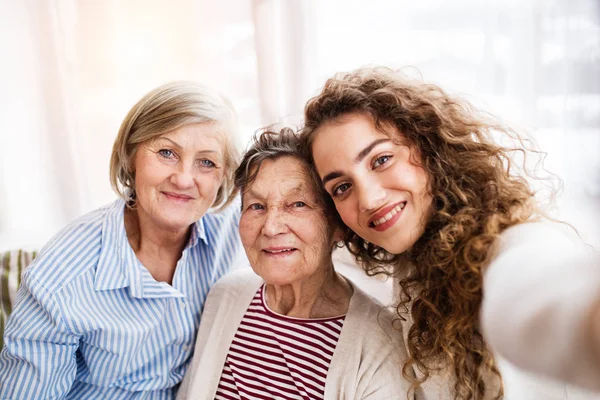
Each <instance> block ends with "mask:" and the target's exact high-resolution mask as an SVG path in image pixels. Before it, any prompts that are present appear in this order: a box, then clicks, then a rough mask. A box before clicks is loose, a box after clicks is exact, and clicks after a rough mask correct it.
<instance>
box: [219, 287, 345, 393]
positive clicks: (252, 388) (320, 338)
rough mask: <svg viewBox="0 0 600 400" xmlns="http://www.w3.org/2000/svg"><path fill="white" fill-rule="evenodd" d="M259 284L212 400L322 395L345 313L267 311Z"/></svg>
mask: <svg viewBox="0 0 600 400" xmlns="http://www.w3.org/2000/svg"><path fill="white" fill-rule="evenodd" d="M264 288H265V286H264V285H262V286H261V287H260V288H259V289H258V291H257V292H256V295H254V298H253V299H252V302H251V303H250V306H249V307H248V310H246V314H245V315H244V318H242V321H241V323H240V326H239V327H238V330H237V332H236V334H235V337H234V339H233V341H232V342H231V347H229V351H228V353H227V358H226V359H225V365H224V366H223V372H222V373H221V379H220V381H219V387H218V389H217V394H216V396H215V399H227V400H230V399H236V400H237V399H243V400H245V399H285V400H287V399H303V400H304V399H306V400H308V399H310V400H312V399H323V397H324V393H325V379H326V377H327V371H328V370H329V364H330V363H331V357H332V356H333V352H334V350H335V347H336V345H337V342H338V339H339V337H340V333H341V332H342V326H343V325H344V319H345V317H346V316H345V315H343V316H340V317H334V318H322V319H304V318H292V317H286V316H283V315H279V314H276V313H274V312H273V311H271V310H269V308H268V307H267V305H266V303H265V301H264Z"/></svg>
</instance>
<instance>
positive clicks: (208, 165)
mask: <svg viewBox="0 0 600 400" xmlns="http://www.w3.org/2000/svg"><path fill="white" fill-rule="evenodd" d="M200 165H202V166H203V167H206V168H214V167H216V166H217V165H216V164H215V163H214V162H212V161H210V160H207V159H204V160H200Z"/></svg>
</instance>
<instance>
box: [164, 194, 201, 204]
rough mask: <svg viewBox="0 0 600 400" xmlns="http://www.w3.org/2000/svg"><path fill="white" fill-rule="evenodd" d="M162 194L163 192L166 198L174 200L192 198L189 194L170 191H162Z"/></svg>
mask: <svg viewBox="0 0 600 400" xmlns="http://www.w3.org/2000/svg"><path fill="white" fill-rule="evenodd" d="M162 194H164V195H165V196H166V197H167V198H169V199H172V200H175V201H184V202H185V201H188V200H193V199H194V198H193V197H191V196H188V195H187V194H177V193H171V192H162Z"/></svg>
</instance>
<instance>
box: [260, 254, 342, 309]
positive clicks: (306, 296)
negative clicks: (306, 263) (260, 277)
mask: <svg viewBox="0 0 600 400" xmlns="http://www.w3.org/2000/svg"><path fill="white" fill-rule="evenodd" d="M351 297H352V286H350V284H349V283H348V282H347V281H346V279H344V278H343V277H342V276H341V275H339V274H338V273H336V272H335V270H334V269H333V266H330V267H328V268H326V269H325V271H324V273H321V274H315V275H313V276H311V277H310V278H309V279H306V280H303V281H301V282H293V283H291V284H288V285H273V284H267V285H266V299H265V301H266V303H267V306H268V307H269V308H270V309H271V310H273V311H274V312H276V313H278V314H282V315H286V316H288V317H295V318H305V319H310V318H331V317H337V316H340V315H344V314H346V313H347V312H348V306H349V304H350V298H351Z"/></svg>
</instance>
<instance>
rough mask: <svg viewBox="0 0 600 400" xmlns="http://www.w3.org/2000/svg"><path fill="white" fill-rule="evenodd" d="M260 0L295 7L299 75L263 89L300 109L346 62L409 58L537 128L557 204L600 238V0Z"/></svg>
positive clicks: (505, 117)
mask: <svg viewBox="0 0 600 400" xmlns="http://www.w3.org/2000/svg"><path fill="white" fill-rule="evenodd" d="M259 3H261V4H263V6H264V5H265V4H269V5H270V6H271V9H273V10H278V11H277V12H278V13H279V14H278V15H279V21H283V20H284V18H283V17H282V16H286V15H288V16H289V15H293V16H292V17H291V19H292V20H294V22H293V23H286V24H281V28H282V29H283V30H284V32H283V33H282V34H281V37H284V38H288V41H287V42H286V43H284V44H280V48H286V49H288V51H287V53H285V57H286V59H285V60H284V61H279V62H280V63H281V62H285V64H286V65H288V66H289V69H288V70H287V77H293V78H291V79H290V78H288V79H284V80H283V83H282V82H281V81H277V80H274V79H268V78H267V79H265V80H263V81H262V82H261V88H265V87H266V89H264V92H277V93H282V91H287V93H296V94H297V95H298V97H299V98H301V99H302V100H301V101H299V102H294V101H285V102H284V103H283V104H286V105H287V108H285V109H281V108H279V110H281V111H282V112H285V113H287V114H288V117H289V118H290V119H292V120H294V119H295V118H293V117H294V116H297V115H299V114H301V112H302V105H303V104H304V102H305V100H306V99H307V98H309V97H310V95H311V94H314V93H316V91H317V90H318V88H319V87H320V86H322V85H323V83H324V82H325V80H326V79H327V77H329V76H331V75H332V74H334V73H335V72H337V71H349V70H352V69H355V68H357V67H360V66H364V65H372V64H377V65H389V66H392V67H397V68H401V67H403V68H405V69H406V71H407V72H408V73H412V74H416V75H421V76H422V78H423V79H424V80H425V81H429V82H433V83H437V84H439V85H441V86H442V87H443V88H444V89H446V90H447V91H449V92H451V93H453V94H457V95H461V96H464V97H466V98H467V99H469V100H470V101H471V102H473V103H474V104H475V105H477V106H479V107H482V108H483V109H485V110H487V111H489V112H491V113H492V114H494V115H495V116H497V117H498V118H499V119H500V120H502V121H504V122H506V123H508V124H509V125H511V126H513V127H514V128H515V129H517V130H518V131H520V132H522V133H523V134H525V135H526V136H528V137H532V138H533V139H534V141H535V142H536V143H537V147H538V148H539V149H540V150H542V151H544V152H547V153H548V155H547V158H546V160H545V164H544V165H545V168H546V169H547V170H548V171H550V172H551V173H554V174H557V175H559V176H560V177H561V178H562V179H563V181H564V193H563V194H562V195H561V196H560V197H559V198H558V201H557V205H558V209H555V210H553V211H552V212H553V216H555V217H557V218H561V219H564V220H566V221H568V222H571V223H573V224H574V225H575V226H576V227H577V228H578V229H579V231H580V233H581V235H582V236H583V237H584V239H585V240H586V241H588V242H589V243H590V244H593V245H595V246H597V247H599V248H600V2H599V1H598V0H569V1H566V0H488V1H475V0H453V1H443V0H421V1H408V0H371V1H369V2H365V1H361V0H344V1H338V0H306V1H304V0H271V1H260V2H259ZM282 7H284V8H286V10H284V11H281V8H282ZM289 31H295V32H296V34H294V32H289ZM298 32H300V34H298ZM298 35H300V37H302V40H298ZM259 43H260V42H259ZM273 58H274V59H276V57H273ZM272 62H275V61H272ZM406 67H408V68H406ZM283 75H284V76H285V73H283ZM298 82H300V83H301V86H299V85H298ZM282 85H283V86H282ZM298 97H296V98H298ZM278 100H279V99H278ZM279 101H281V100H279ZM277 107H280V104H267V106H266V108H267V109H277Z"/></svg>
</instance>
